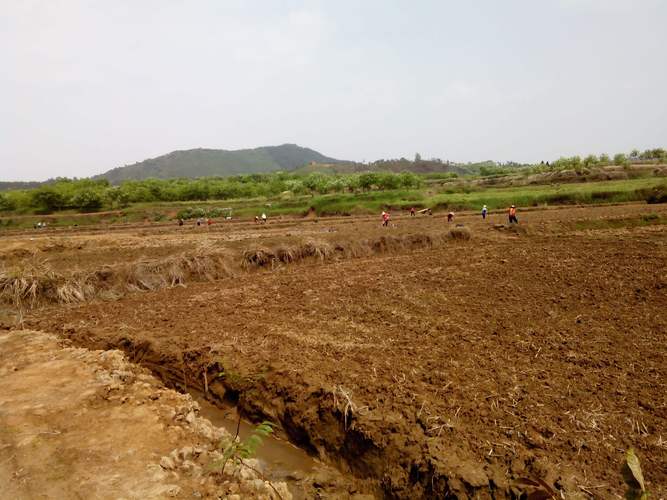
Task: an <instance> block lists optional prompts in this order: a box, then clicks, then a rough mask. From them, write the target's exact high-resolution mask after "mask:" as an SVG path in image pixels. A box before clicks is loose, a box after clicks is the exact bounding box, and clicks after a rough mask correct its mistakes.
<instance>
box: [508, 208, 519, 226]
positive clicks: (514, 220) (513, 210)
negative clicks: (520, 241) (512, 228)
mask: <svg viewBox="0 0 667 500" xmlns="http://www.w3.org/2000/svg"><path fill="white" fill-rule="evenodd" d="M509 219H510V224H512V223H515V224H518V223H519V220H518V219H517V218H516V207H515V206H514V205H512V206H511V207H510V210H509Z"/></svg>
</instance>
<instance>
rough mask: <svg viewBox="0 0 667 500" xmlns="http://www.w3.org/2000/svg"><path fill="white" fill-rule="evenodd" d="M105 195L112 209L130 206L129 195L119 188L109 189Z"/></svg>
mask: <svg viewBox="0 0 667 500" xmlns="http://www.w3.org/2000/svg"><path fill="white" fill-rule="evenodd" d="M106 194H107V198H109V201H110V203H111V206H112V207H114V208H125V207H127V206H129V205H130V195H129V194H128V193H127V192H126V191H123V189H122V188H120V187H114V188H111V189H109V190H108V191H107V192H106Z"/></svg>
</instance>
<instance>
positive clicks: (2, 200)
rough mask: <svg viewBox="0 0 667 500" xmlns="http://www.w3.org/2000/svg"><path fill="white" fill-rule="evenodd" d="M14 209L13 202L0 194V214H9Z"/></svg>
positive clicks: (14, 204)
mask: <svg viewBox="0 0 667 500" xmlns="http://www.w3.org/2000/svg"><path fill="white" fill-rule="evenodd" d="M15 208H16V203H15V202H14V200H12V199H11V198H9V196H7V195H4V194H2V193H0V212H9V211H10V210H14V209H15Z"/></svg>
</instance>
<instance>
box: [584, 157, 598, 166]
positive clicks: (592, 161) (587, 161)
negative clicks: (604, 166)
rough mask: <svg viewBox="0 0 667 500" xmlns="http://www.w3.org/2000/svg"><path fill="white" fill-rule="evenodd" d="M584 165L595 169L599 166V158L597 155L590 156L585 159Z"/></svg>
mask: <svg viewBox="0 0 667 500" xmlns="http://www.w3.org/2000/svg"><path fill="white" fill-rule="evenodd" d="M583 164H584V167H594V166H595V165H597V164H598V157H597V156H595V155H588V156H587V157H586V158H584V161H583Z"/></svg>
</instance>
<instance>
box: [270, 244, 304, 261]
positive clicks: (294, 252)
mask: <svg viewBox="0 0 667 500" xmlns="http://www.w3.org/2000/svg"><path fill="white" fill-rule="evenodd" d="M300 258H301V253H300V252H299V249H298V248H295V247H291V246H280V247H278V248H277V249H276V259H278V260H279V261H280V262H282V263H284V264H291V263H292V262H296V261H297V260H299V259H300Z"/></svg>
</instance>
